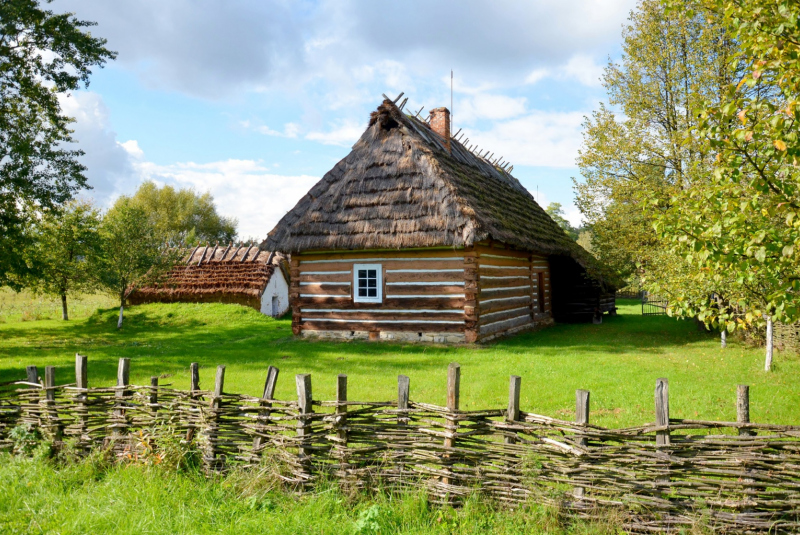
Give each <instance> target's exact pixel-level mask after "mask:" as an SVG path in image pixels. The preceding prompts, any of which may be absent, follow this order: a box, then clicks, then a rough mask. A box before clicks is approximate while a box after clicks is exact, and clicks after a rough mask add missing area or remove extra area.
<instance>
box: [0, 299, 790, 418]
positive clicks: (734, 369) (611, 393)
mask: <svg viewBox="0 0 800 535" xmlns="http://www.w3.org/2000/svg"><path fill="white" fill-rule="evenodd" d="M619 304H620V315H619V316H617V317H613V318H610V317H605V318H604V322H603V324H602V325H592V324H574V325H566V324H564V325H556V326H555V327H552V328H549V329H545V330H542V331H539V332H532V333H527V334H522V335H518V336H513V337H509V338H506V339H502V340H500V341H497V342H495V343H491V344H487V345H480V346H476V347H470V346H459V347H446V346H438V345H419V344H414V345H411V344H408V345H403V344H397V343H386V342H317V341H307V340H298V339H295V338H293V337H292V335H291V328H290V322H289V320H285V319H284V320H274V319H272V318H269V317H265V316H262V315H261V314H259V313H257V312H255V311H254V310H251V309H247V308H243V307H239V306H236V305H217V304H170V305H166V304H154V305H142V306H137V307H131V308H130V309H129V310H128V311H127V317H126V320H125V326H124V327H123V329H122V330H121V331H117V329H116V328H115V325H116V314H117V310H116V309H113V308H109V309H100V310H98V311H97V312H95V313H94V314H92V315H90V316H88V317H84V318H82V319H76V320H71V321H69V322H62V321H60V320H40V321H14V319H13V318H9V317H7V318H6V319H5V322H4V323H0V382H4V381H10V380H16V379H21V378H23V377H24V369H25V366H26V365H30V364H34V365H37V366H39V367H40V370H43V368H44V366H47V365H56V366H57V370H56V380H57V382H58V383H67V382H72V381H74V354H75V353H76V352H81V353H84V354H87V355H89V384H90V386H93V385H94V386H100V385H109V384H112V383H113V382H114V380H115V377H116V367H117V359H118V358H120V357H129V358H130V359H131V381H132V382H133V383H138V384H147V383H148V381H149V377H150V376H151V375H160V376H161V377H162V380H161V382H162V384H166V383H171V384H173V385H174V386H175V387H179V388H186V387H188V382H189V377H188V367H189V363H191V362H193V361H196V362H199V363H200V365H201V369H200V377H201V386H202V387H204V388H209V389H210V388H212V387H213V377H214V373H215V368H216V366H217V365H218V364H224V365H226V366H227V372H226V380H225V388H226V391H229V392H241V393H248V394H254V395H259V394H260V392H261V389H262V388H263V382H264V377H265V374H266V369H267V366H268V365H270V364H272V365H275V366H277V367H278V368H280V371H281V375H280V378H279V380H278V388H277V397H278V398H282V399H293V398H294V397H295V386H294V379H293V376H294V374H296V373H311V374H312V380H313V392H314V398H315V399H333V395H334V386H335V377H336V374H339V373H345V374H347V375H348V376H349V383H348V390H349V397H350V399H352V400H358V399H361V400H390V399H394V398H395V397H396V393H397V375H398V374H405V375H408V376H410V377H411V398H412V399H415V400H420V401H426V402H432V403H438V404H444V402H445V386H446V372H447V365H448V363H449V362H453V361H456V362H458V363H460V364H461V406H462V408H464V409H478V408H487V407H495V408H500V407H505V406H506V404H507V396H508V377H509V375H511V374H514V375H520V376H522V396H521V407H522V409H523V410H525V411H532V412H537V413H540V414H545V415H549V416H556V417H561V418H570V419H571V418H573V417H574V406H575V390H576V389H578V388H584V389H588V390H590V391H591V393H592V399H591V421H592V422H593V423H597V424H600V425H606V426H629V425H638V424H643V423H645V422H651V421H653V420H654V416H653V388H654V385H655V380H656V378H658V377H667V378H668V379H669V380H670V394H671V416H672V417H678V418H681V417H683V418H702V419H724V420H733V419H735V416H736V409H735V398H736V385H737V384H749V385H750V386H751V390H750V392H751V417H752V419H753V421H757V422H769V423H781V424H790V423H794V424H797V423H799V422H800V403H798V399H800V397H799V395H800V382H798V380H797V377H798V376H799V372H800V359H798V357H797V356H795V355H791V354H784V353H778V354H777V356H776V363H775V366H774V371H773V372H772V373H765V372H764V371H763V350H762V349H759V348H749V347H747V346H745V345H744V344H741V343H738V342H736V341H733V342H731V343H729V347H728V349H726V350H721V349H720V348H719V342H718V339H717V337H716V336H714V335H712V334H708V333H704V332H700V331H698V329H697V327H696V326H695V325H694V323H693V322H690V321H678V320H675V319H672V318H668V317H651V316H648V317H643V316H641V315H640V309H639V306H638V303H637V302H634V301H620V303H619Z"/></svg>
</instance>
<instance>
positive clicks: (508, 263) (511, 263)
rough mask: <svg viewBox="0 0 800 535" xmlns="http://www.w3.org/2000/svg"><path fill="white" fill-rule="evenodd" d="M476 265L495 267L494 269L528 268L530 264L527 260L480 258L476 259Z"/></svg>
mask: <svg viewBox="0 0 800 535" xmlns="http://www.w3.org/2000/svg"><path fill="white" fill-rule="evenodd" d="M478 265H479V266H481V267H486V266H495V267H524V268H525V269H529V268H530V265H531V264H530V262H528V259H527V258H519V259H515V258H493V257H491V258H490V257H485V256H481V257H480V258H479V259H478Z"/></svg>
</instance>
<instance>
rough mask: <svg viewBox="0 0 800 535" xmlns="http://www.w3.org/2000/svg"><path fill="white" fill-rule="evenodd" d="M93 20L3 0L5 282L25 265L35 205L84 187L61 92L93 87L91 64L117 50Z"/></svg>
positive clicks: (0, 266) (0, 114)
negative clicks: (26, 233)
mask: <svg viewBox="0 0 800 535" xmlns="http://www.w3.org/2000/svg"><path fill="white" fill-rule="evenodd" d="M93 24H94V23H91V22H86V21H82V20H78V19H76V18H75V17H74V16H73V15H72V14H69V13H68V14H54V13H53V12H52V11H49V10H44V9H41V8H40V6H39V2H38V1H37V0H3V1H2V2H0V230H2V232H0V283H8V282H12V283H13V282H14V280H13V276H12V277H9V276H10V274H11V273H12V272H13V271H14V270H15V268H16V269H17V270H19V269H22V268H23V266H22V265H21V264H20V263H19V262H18V261H17V259H18V258H19V254H20V250H21V248H22V247H23V246H24V241H23V229H24V227H25V224H26V223H27V222H30V219H31V213H30V211H35V210H37V209H39V208H45V209H51V208H54V207H57V206H58V205H59V204H60V203H63V202H64V201H66V200H68V199H70V198H71V197H72V195H73V194H74V193H75V191H77V190H78V189H80V188H83V187H86V177H85V176H84V174H83V172H84V171H85V168H84V166H83V165H81V164H80V163H79V162H78V157H79V156H80V155H81V154H83V153H82V152H81V151H79V150H74V149H69V148H68V144H69V143H70V142H71V141H72V138H71V130H70V129H69V124H70V122H72V119H71V118H69V117H66V116H65V115H63V114H62V113H61V107H60V105H59V100H58V99H59V97H61V96H63V95H65V94H67V93H68V92H69V91H73V90H76V89H79V88H80V87H81V86H88V85H89V75H90V74H91V68H92V67H94V66H102V65H103V64H104V63H105V61H106V60H108V59H112V58H114V57H115V53H114V52H111V51H110V50H108V49H106V48H105V44H106V41H105V39H100V38H97V37H93V36H92V35H91V33H89V32H88V31H86V28H88V27H90V26H92V25H93ZM26 210H27V212H26ZM9 278H11V280H9Z"/></svg>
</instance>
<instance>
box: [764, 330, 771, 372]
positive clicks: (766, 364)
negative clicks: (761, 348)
mask: <svg viewBox="0 0 800 535" xmlns="http://www.w3.org/2000/svg"><path fill="white" fill-rule="evenodd" d="M764 370H765V371H768V372H769V371H772V317H771V316H767V359H766V361H765V362H764Z"/></svg>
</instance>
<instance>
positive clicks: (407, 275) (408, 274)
mask: <svg viewBox="0 0 800 535" xmlns="http://www.w3.org/2000/svg"><path fill="white" fill-rule="evenodd" d="M385 280H386V282H447V281H458V282H462V281H463V280H464V270H463V269H460V268H455V269H447V270H413V271H412V270H408V271H406V270H387V271H386V274H385Z"/></svg>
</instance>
